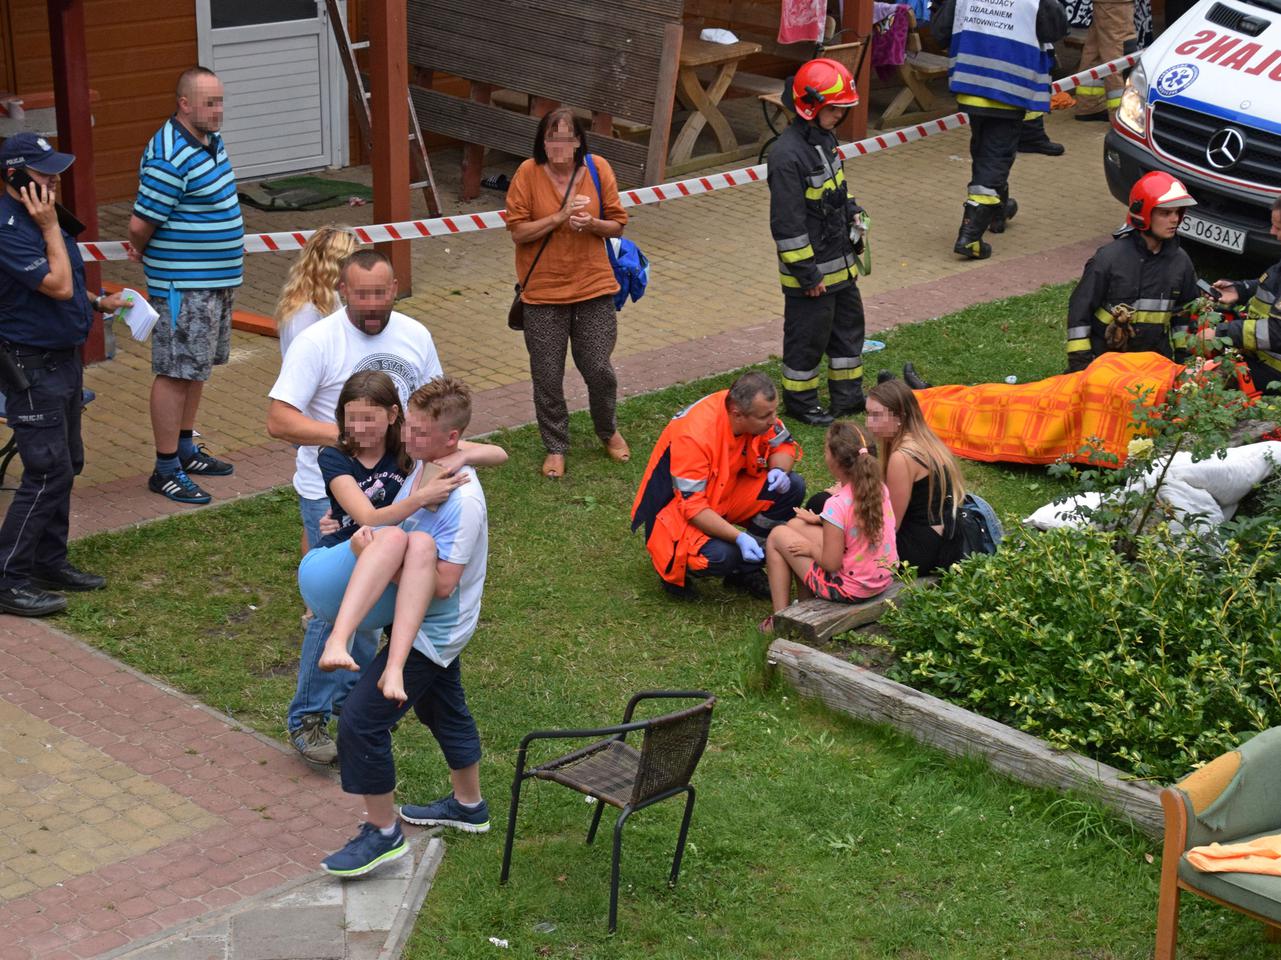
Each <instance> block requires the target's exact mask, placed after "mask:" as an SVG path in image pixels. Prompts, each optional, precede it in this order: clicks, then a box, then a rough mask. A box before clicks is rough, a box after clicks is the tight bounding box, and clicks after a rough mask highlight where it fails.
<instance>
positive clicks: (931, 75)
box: [877, 9, 953, 130]
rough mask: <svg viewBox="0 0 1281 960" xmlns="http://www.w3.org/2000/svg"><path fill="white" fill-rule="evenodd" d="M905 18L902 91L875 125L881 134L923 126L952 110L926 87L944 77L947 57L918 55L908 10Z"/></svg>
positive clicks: (918, 42) (917, 39)
mask: <svg viewBox="0 0 1281 960" xmlns="http://www.w3.org/2000/svg"><path fill="white" fill-rule="evenodd" d="M907 16H908V22H907V57H906V59H905V60H904V61H903V62H902V63H901V64H899V68H898V75H899V79H900V80H902V81H903V89H902V90H900V91H899V92H898V93H897V94H896V95H895V97H894V99H893V100H891V101H890V105H889V106H888V107H886V108H885V111H884V112H883V113H882V114H881V119H880V120H879V121H877V126H878V127H880V128H881V129H882V130H886V129H888V128H889V127H891V126H894V127H906V126H910V125H912V124H914V123H923V122H924V121H926V120H933V119H934V118H935V117H941V116H942V115H943V114H945V113H948V112H950V111H951V110H952V109H953V108H952V105H951V104H950V103H943V102H940V100H939V98H938V97H936V96H934V93H933V92H932V91H931V90H930V88H929V86H928V84H929V81H931V80H936V79H938V78H939V77H945V76H947V57H944V56H940V55H939V54H937V53H925V52H924V51H922V49H921V35H920V32H919V30H918V26H917V23H916V17H915V15H913V13H912V11H911V10H910V9H909V10H908V11H907ZM913 104H915V105H916V110H914V111H912V112H911V113H908V112H907V109H908V107H910V106H912V105H913Z"/></svg>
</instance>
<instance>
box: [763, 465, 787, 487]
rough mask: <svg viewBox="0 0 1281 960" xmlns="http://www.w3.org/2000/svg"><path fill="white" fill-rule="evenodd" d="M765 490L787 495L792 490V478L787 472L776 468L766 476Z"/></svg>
mask: <svg viewBox="0 0 1281 960" xmlns="http://www.w3.org/2000/svg"><path fill="white" fill-rule="evenodd" d="M765 489H766V490H768V491H769V492H770V493H787V491H788V490H791V489H792V478H791V477H789V476H788V475H787V471H786V470H780V469H779V468H778V467H774V468H773V469H772V470H770V472H769V473H767V474H765Z"/></svg>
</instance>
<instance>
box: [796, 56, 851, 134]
mask: <svg viewBox="0 0 1281 960" xmlns="http://www.w3.org/2000/svg"><path fill="white" fill-rule="evenodd" d="M792 102H793V103H794V104H795V106H796V114H797V116H799V117H801V118H802V119H804V120H813V119H814V118H815V117H817V116H818V112H819V110H821V109H822V108H823V107H852V106H855V105H856V104H857V103H858V91H857V90H855V89H854V78H853V77H851V76H850V71H849V68H847V67H846V66H845V64H843V63H838V62H837V61H835V60H829V59H828V58H826V57H820V58H819V59H817V60H811V61H809V62H808V63H804V64H802V65H801V68H800V69H799V70H797V71H796V76H795V77H793V78H792Z"/></svg>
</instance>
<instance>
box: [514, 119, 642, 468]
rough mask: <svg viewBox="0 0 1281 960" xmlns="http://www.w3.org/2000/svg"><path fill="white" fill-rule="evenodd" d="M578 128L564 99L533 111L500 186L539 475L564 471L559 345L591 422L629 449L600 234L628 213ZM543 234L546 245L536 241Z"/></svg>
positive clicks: (612, 448) (612, 449)
mask: <svg viewBox="0 0 1281 960" xmlns="http://www.w3.org/2000/svg"><path fill="white" fill-rule="evenodd" d="M586 155H587V136H586V131H585V130H584V129H583V125H582V123H581V122H580V121H579V120H578V118H577V117H575V116H574V113H573V111H571V110H570V109H569V108H567V107H560V108H558V109H556V110H553V111H551V113H549V114H547V115H546V116H545V117H543V118H542V121H541V122H540V123H539V125H538V133H537V134H536V136H535V137H534V155H533V157H532V158H531V159H529V160H526V161H525V162H524V163H522V164H521V165H520V168H519V169H518V170H517V171H516V175H515V176H514V177H512V181H511V186H509V187H508V189H507V229H508V230H509V231H511V238H512V240H513V241H514V242H515V244H516V278H517V280H519V281H522V282H524V281H525V277H526V275H528V276H529V280H528V282H527V283H525V286H524V288H523V290H522V291H521V300H522V301H523V302H524V305H525V309H524V315H525V349H526V350H528V351H529V373H530V378H531V379H532V380H533V383H534V411H535V413H536V415H537V417H538V430H539V433H540V434H541V435H542V438H543V445H544V446H545V447H546V448H547V458H546V459H545V460H544V461H543V468H542V472H543V476H545V477H551V478H558V477H562V476H564V474H565V454H566V453H567V452H568V450H569V411H568V409H567V407H566V406H565V387H564V381H565V350H566V347H567V346H568V347H569V348H570V349H571V350H572V351H573V355H574V365H575V366H576V367H578V372H579V373H581V374H582V376H583V380H584V381H585V382H586V384H587V396H588V403H589V406H590V408H591V415H592V425H593V426H594V427H595V428H596V435H597V436H598V437H600V439H601V442H602V443H603V444H604V445H605V449H606V451H607V452H608V453H609V455H610V456H611V457H612V458H613V459H614V460H616V461H618V462H620V463H626V462H627V460H628V459H629V458H630V456H631V452H630V451H629V450H628V447H627V441H626V440H624V439H623V437H622V435H621V434H620V433H619V432H618V427H617V423H616V421H615V417H614V408H615V406H616V404H617V399H618V378H617V377H616V376H615V374H614V367H613V364H612V363H611V362H610V355H611V354H612V353H613V352H614V342H615V340H616V339H617V336H618V318H617V314H616V312H615V310H614V294H615V293H616V292H617V291H618V282H617V281H616V280H615V279H614V270H613V267H612V266H611V265H610V262H609V254H608V253H607V252H606V251H605V244H606V243H608V242H609V240H610V239H611V238H613V237H619V236H622V233H623V225H624V224H626V223H627V213H626V212H625V211H624V210H623V206H622V204H621V203H620V202H619V199H618V182H617V180H616V179H615V178H614V171H613V170H612V169H611V168H610V165H609V163H608V162H607V161H606V160H605V159H603V158H602V157H598V156H593V157H592V160H593V161H594V163H595V166H596V170H597V173H598V175H599V176H600V192H599V193H597V190H596V185H595V184H594V183H593V182H592V177H591V174H590V172H589V171H588V169H587V167H586V163H585V160H584V158H585V157H586ZM549 234H550V239H549V240H548V242H547V247H546V249H545V250H543V252H542V255H541V256H540V257H538V262H537V265H536V266H534V270H533V272H532V273H530V266H531V265H533V264H534V258H535V257H536V256H538V251H539V247H541V246H542V244H543V240H544V238H545V237H547V236H548V235H549Z"/></svg>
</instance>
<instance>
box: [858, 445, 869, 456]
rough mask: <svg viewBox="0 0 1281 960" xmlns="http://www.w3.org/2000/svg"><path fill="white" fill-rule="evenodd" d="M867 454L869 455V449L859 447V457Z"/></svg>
mask: <svg viewBox="0 0 1281 960" xmlns="http://www.w3.org/2000/svg"><path fill="white" fill-rule="evenodd" d="M865 453H867V447H859V448H858V455H859V456H860V457H861V456H862V455H863V454H865Z"/></svg>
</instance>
